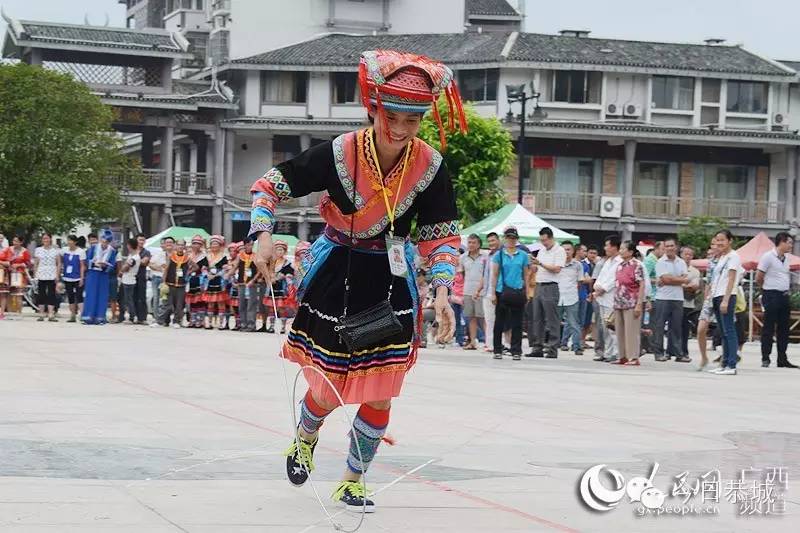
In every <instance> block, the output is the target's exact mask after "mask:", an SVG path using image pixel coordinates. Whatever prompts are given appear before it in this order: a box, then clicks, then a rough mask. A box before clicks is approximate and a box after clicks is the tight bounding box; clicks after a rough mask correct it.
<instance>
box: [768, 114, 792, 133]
mask: <svg viewBox="0 0 800 533" xmlns="http://www.w3.org/2000/svg"><path fill="white" fill-rule="evenodd" d="M788 130H789V123H788V121H787V120H786V115H784V114H783V113H775V114H774V115H772V131H788Z"/></svg>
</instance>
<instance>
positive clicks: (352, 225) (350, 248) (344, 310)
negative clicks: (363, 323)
mask: <svg viewBox="0 0 800 533" xmlns="http://www.w3.org/2000/svg"><path fill="white" fill-rule="evenodd" d="M353 146H354V150H353V151H354V152H356V153H355V154H353V155H354V156H355V157H356V159H355V161H356V165H355V170H354V173H353V195H352V198H351V201H352V202H353V209H355V211H353V214H352V215H350V246H348V248H347V270H346V274H345V276H344V305H343V306H342V318H345V317H346V316H347V305H348V304H349V303H350V265H351V263H352V259H353V246H354V245H355V243H356V238H355V235H354V234H355V226H356V212H357V211H358V206H356V187H357V185H358V143H353Z"/></svg>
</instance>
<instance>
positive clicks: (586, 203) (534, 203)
mask: <svg viewBox="0 0 800 533" xmlns="http://www.w3.org/2000/svg"><path fill="white" fill-rule="evenodd" d="M600 196H601V195H600V194H593V193H563V192H553V191H532V192H528V193H525V194H523V196H522V204H523V205H524V206H525V207H527V208H528V209H530V210H531V211H533V212H534V213H555V214H583V215H596V214H598V213H600Z"/></svg>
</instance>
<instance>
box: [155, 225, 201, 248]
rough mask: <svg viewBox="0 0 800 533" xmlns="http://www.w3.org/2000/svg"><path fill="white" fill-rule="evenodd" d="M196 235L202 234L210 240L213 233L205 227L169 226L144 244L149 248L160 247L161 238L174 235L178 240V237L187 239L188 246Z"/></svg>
mask: <svg viewBox="0 0 800 533" xmlns="http://www.w3.org/2000/svg"><path fill="white" fill-rule="evenodd" d="M195 235H200V236H201V237H203V238H204V239H206V241H207V240H208V238H209V237H211V235H209V234H208V232H207V231H206V230H204V229H203V228H190V227H187V226H172V227H169V228H167V229H165V230H164V231H162V232H161V233H156V234H155V235H153V236H152V237H150V238H149V239H147V241H146V242H145V243H144V245H145V246H146V247H147V248H158V247H160V245H161V239H163V238H164V237H172V238H173V239H175V240H176V241H177V240H178V239H183V240H185V241H186V245H187V246H188V245H189V244H191V241H192V237H194V236H195Z"/></svg>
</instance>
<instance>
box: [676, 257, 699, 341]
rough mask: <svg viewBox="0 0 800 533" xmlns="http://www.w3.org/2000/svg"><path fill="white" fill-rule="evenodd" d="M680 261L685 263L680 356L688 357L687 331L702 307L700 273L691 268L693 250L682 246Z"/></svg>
mask: <svg viewBox="0 0 800 533" xmlns="http://www.w3.org/2000/svg"><path fill="white" fill-rule="evenodd" d="M681 259H683V262H684V263H686V283H685V284H684V285H683V330H682V338H681V341H682V344H681V355H685V356H687V357H688V356H689V330H690V329H691V324H692V318H693V317H694V316H695V315H697V314H699V313H700V309H701V308H702V307H703V291H702V290H701V287H700V285H701V283H700V281H701V279H702V276H701V275H700V271H699V270H697V268H695V267H693V266H692V260H693V259H694V248H692V247H691V246H684V247H683V248H681Z"/></svg>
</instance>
